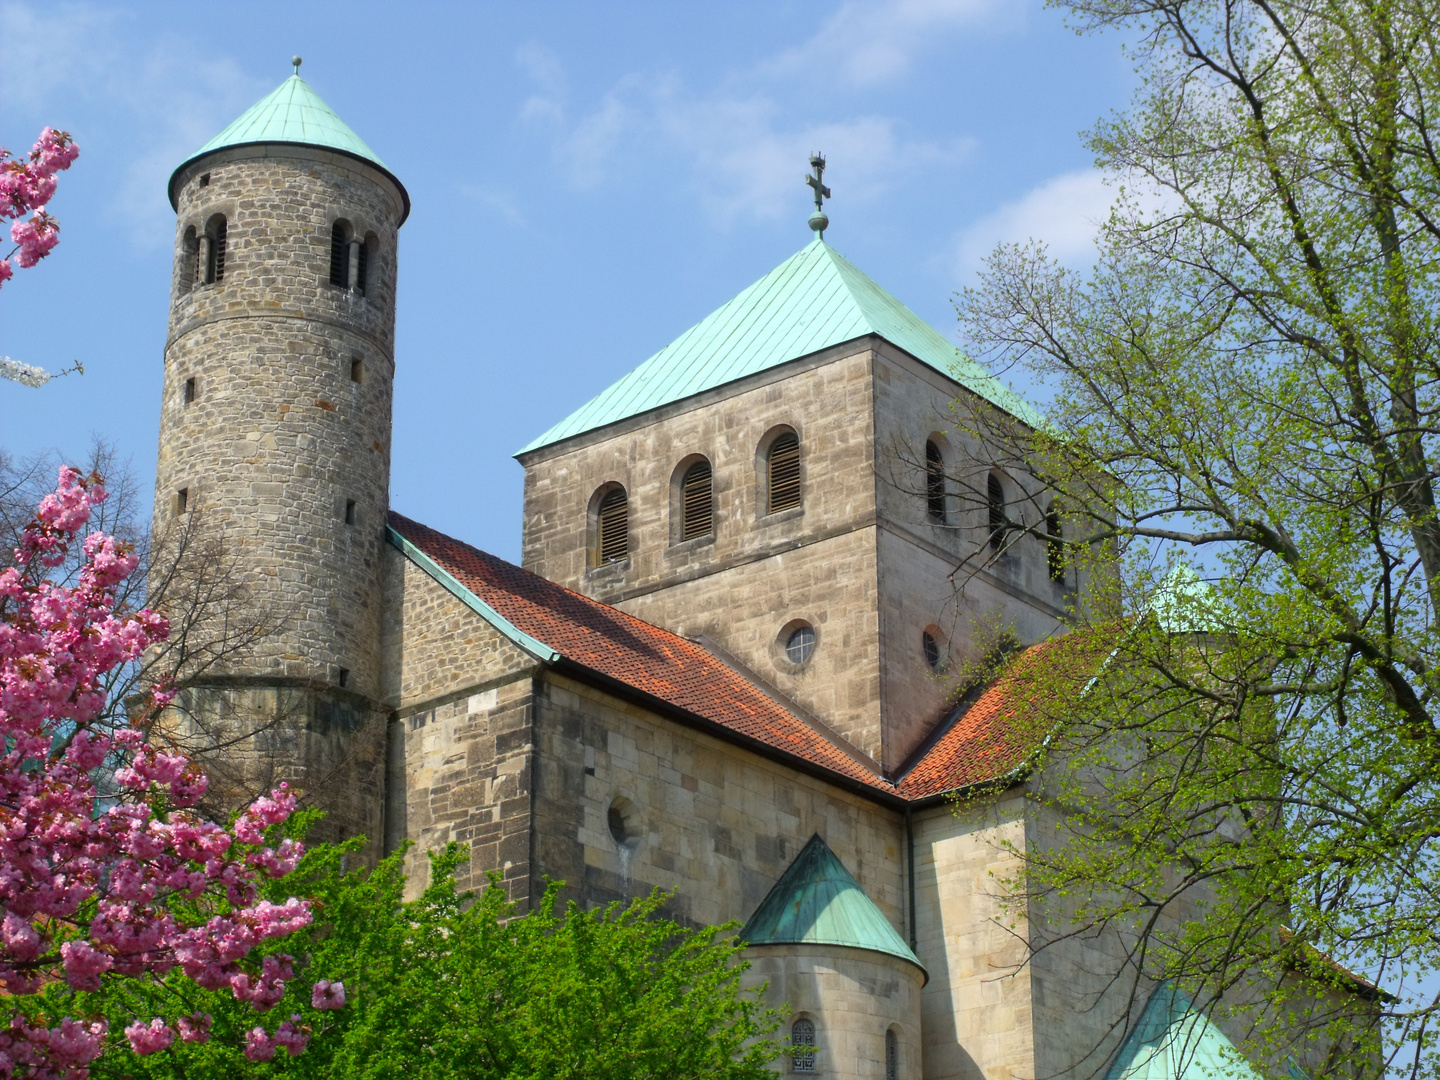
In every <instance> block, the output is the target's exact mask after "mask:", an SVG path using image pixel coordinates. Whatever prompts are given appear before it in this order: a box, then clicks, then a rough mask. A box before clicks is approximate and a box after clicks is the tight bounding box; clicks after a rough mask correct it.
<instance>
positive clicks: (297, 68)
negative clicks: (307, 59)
mask: <svg viewBox="0 0 1440 1080" xmlns="http://www.w3.org/2000/svg"><path fill="white" fill-rule="evenodd" d="M290 63H292V64H294V65H295V74H296V75H299V74H300V65H301V64H303V63H304V61H303V60H301V59H300V57H298V56H292V57H290Z"/></svg>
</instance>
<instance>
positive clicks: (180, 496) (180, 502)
mask: <svg viewBox="0 0 1440 1080" xmlns="http://www.w3.org/2000/svg"><path fill="white" fill-rule="evenodd" d="M189 511H190V489H189V488H181V489H180V490H179V491H177V492H175V513H176V514H185V513H189Z"/></svg>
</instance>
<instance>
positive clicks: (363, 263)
mask: <svg viewBox="0 0 1440 1080" xmlns="http://www.w3.org/2000/svg"><path fill="white" fill-rule="evenodd" d="M377 243H378V241H377V240H376V239H375V235H374V234H373V233H367V234H366V236H365V242H364V243H363V244H357V245H356V248H355V254H356V258H357V260H358V261H359V265H358V266H357V267H356V268H355V291H356V292H358V293H359V294H360V295H361V296H364V295H365V293H366V290H367V289H369V287H370V263H371V262H372V261H373V256H374V252H375V247H376V244H377Z"/></svg>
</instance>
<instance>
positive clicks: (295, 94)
mask: <svg viewBox="0 0 1440 1080" xmlns="http://www.w3.org/2000/svg"><path fill="white" fill-rule="evenodd" d="M258 143H297V144H300V145H303V146H319V147H323V148H324V149H326V150H338V151H339V152H340V153H342V154H348V155H350V156H351V157H353V158H359V159H360V160H361V161H367V162H369V163H370V164H371V165H374V166H375V167H376V168H377V169H379V170H380V171H381V172H383V173H384V174H385V175H386V176H388V177H390V179H391V180H394V181H395V185H396V186H397V187H398V188H399V189H400V194H401V196H402V197H403V198H404V200H405V212H404V215H403V216H402V217H401V219H400V220H401V223H402V224H403V223H404V220H405V218H406V217H409V216H410V195H409V193H408V192H406V190H405V185H403V184H401V183H400V181H399V180H398V179H396V177H395V174H394V173H392V172H391V171H390V170H389V169H388V168H387V167H386V165H385V163H384V162H383V161H381V160H380V158H379V156H378V155H377V154H376V153H375V151H374V150H371V149H370V147H368V146H366V145H365V141H364V140H363V139H361V138H360V136H359V135H356V134H355V132H353V131H351V130H350V125H348V124H347V123H345V121H344V120H341V119H340V117H338V116H336V115H335V110H334V109H332V108H330V106H329V105H327V104H325V101H324V99H323V98H321V96H320V95H319V94H317V93H316V92H315V91H314V90H313V89H311V87H310V84H309V83H307V82H306V81H305V80H304V79H302V78H300V76H299V75H298V74H296V75H291V76H290V78H288V79H286V80H285V81H284V82H283V83H281V84H280V85H279V86H277V87H276V88H275V89H274V90H272V91H271V92H270V93H268V94H266V95H265V96H264V97H263V98H261V99H260V100H259V101H257V102H256V103H255V104H254V105H252V106H250V108H248V109H246V110H245V112H244V113H242V114H241V115H240V117H239V118H238V119H237V120H235V121H234V122H233V123H231V124H230V126H229V127H227V128H226V129H225V130H224V131H222V132H220V134H219V135H216V136H215V137H214V138H213V139H211V140H210V141H209V142H207V143H206V144H205V145H204V146H202V147H200V149H199V150H196V151H195V153H193V154H191V155H190V156H189V157H188V158H186V159H185V160H184V161H183V162H181V163H180V167H179V168H177V169H176V170H175V171H174V173H172V174H171V176H170V205H171V206H175V205H176V198H177V195H178V193H177V191H176V189H175V181H176V178H177V177H179V175H180V171H181V170H182V169H184V168H185V166H186V165H189V164H190V163H191V162H192V161H194V160H195V159H196V158H200V157H204V156H205V155H206V154H209V153H212V152H214V151H216V150H223V149H225V148H227V147H231V146H253V145H256V144H258Z"/></svg>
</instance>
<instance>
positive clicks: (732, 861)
mask: <svg viewBox="0 0 1440 1080" xmlns="http://www.w3.org/2000/svg"><path fill="white" fill-rule="evenodd" d="M536 714H537V721H536V731H537V736H536V737H537V744H536V760H535V807H536V811H535V814H536V817H535V836H536V844H537V858H536V869H537V871H538V872H540V873H545V874H549V875H550V876H551V877H552V878H557V879H560V880H563V881H565V882H566V883H567V885H568V888H569V895H571V896H574V897H575V898H576V899H578V900H580V901H581V902H582V903H583V904H585V905H587V906H588V905H590V904H596V903H603V902H606V901H609V900H613V899H619V898H623V897H630V896H638V895H641V894H644V893H648V892H649V891H650V889H651V887H652V886H657V885H658V886H659V887H661V888H664V889H676V890H678V895H677V896H676V899H675V913H676V915H677V916H678V917H681V918H684V919H688V920H690V921H692V922H694V923H704V924H714V923H722V922H728V921H731V920H739V921H741V922H743V921H744V920H745V919H748V918H749V917H750V915H751V914H752V913H753V912H754V910H755V908H756V907H757V906H759V904H760V901H761V900H763V899H764V898H765V895H766V894H767V893H768V892H769V891H770V889H771V887H772V886H773V885H774V884H775V882H776V881H777V880H779V878H780V875H781V874H782V873H784V872H785V870H786V869H787V868H788V867H789V865H790V863H791V862H792V861H793V860H794V858H795V856H796V855H797V854H799V852H800V849H801V848H802V847H804V845H805V843H806V842H807V841H808V840H809V839H810V837H811V835H812V834H814V833H816V832H818V833H819V834H820V835H821V836H822V837H823V838H824V839H825V842H826V843H828V844H829V845H830V847H831V848H832V849H834V851H835V854H836V855H837V856H839V858H840V860H841V861H842V862H844V864H845V866H846V868H847V869H848V870H849V871H850V872H851V873H852V874H854V875H855V879H856V880H857V881H858V882H859V883H860V886H861V887H862V888H863V889H864V890H865V892H866V893H867V894H868V895H869V896H870V898H871V899H872V900H874V901H875V903H876V904H877V905H878V906H879V908H880V910H881V911H883V912H884V913H885V915H886V917H887V918H889V919H890V921H891V923H892V924H893V925H894V926H895V927H896V928H897V930H899V931H900V932H902V934H903V932H904V922H903V917H904V910H905V909H904V904H903V891H904V877H903V874H902V872H901V867H902V861H901V858H900V854H901V840H902V826H901V820H900V815H899V814H898V813H897V812H895V811H892V810H887V809H885V808H883V807H880V806H877V805H876V804H874V803H872V802H870V801H869V800H867V799H863V798H861V797H860V796H857V795H851V794H849V793H848V792H845V791H843V790H841V789H839V788H836V787H833V786H831V785H830V784H827V783H825V782H824V781H821V780H818V779H814V778H811V777H808V776H805V775H803V774H798V773H796V772H794V771H792V770H790V769H788V768H786V767H784V766H782V765H779V764H776V763H775V762H772V761H769V760H767V759H765V758H762V757H760V756H759V755H757V754H753V753H751V752H749V751H747V750H743V749H740V748H739V747H736V746H732V745H730V744H728V743H724V742H721V741H719V740H718V739H715V738H712V737H710V736H708V735H705V734H702V733H701V732H698V731H694V730H692V729H689V728H686V727H683V726H681V725H680V724H677V723H675V722H673V721H670V720H666V719H663V718H660V717H657V716H655V715H653V714H651V713H649V712H647V711H645V710H643V709H640V708H637V707H634V706H631V705H629V704H627V703H624V702H621V701H618V700H616V699H615V698H612V697H610V696H609V695H606V694H602V693H600V692H599V691H596V690H594V689H591V688H589V687H586V686H583V685H581V684H579V683H576V682H574V681H572V680H569V679H566V678H564V677H563V676H559V675H557V674H555V673H554V672H547V673H546V674H545V677H544V679H543V681H542V682H540V683H539V685H538V686H537V691H536ZM612 806H618V807H619V808H620V809H621V811H622V813H623V815H624V820H625V822H626V830H627V840H626V842H624V843H621V842H618V841H617V840H616V839H615V837H614V836H612V835H611V832H610V828H609V822H608V813H609V810H610V808H611V807H612Z"/></svg>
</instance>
